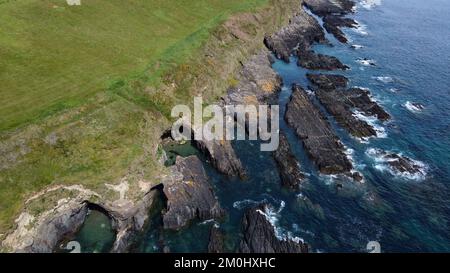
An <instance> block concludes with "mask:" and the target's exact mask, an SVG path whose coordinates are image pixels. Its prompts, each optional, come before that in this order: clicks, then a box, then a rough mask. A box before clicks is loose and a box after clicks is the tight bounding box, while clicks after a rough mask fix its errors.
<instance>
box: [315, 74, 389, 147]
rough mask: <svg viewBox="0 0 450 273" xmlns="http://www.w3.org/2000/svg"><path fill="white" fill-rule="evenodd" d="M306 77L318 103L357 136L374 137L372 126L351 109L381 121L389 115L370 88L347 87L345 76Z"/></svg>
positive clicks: (375, 134)
mask: <svg viewBox="0 0 450 273" xmlns="http://www.w3.org/2000/svg"><path fill="white" fill-rule="evenodd" d="M307 77H308V79H309V80H310V81H311V82H312V83H313V84H314V85H315V87H314V90H315V94H316V97H317V98H318V99H319V101H320V103H321V104H322V105H324V106H325V108H326V109H327V111H328V112H329V113H330V114H331V115H333V117H334V118H335V119H336V121H337V122H338V123H339V125H341V126H342V127H344V128H345V129H346V130H347V131H348V132H349V133H350V134H351V135H353V136H355V137H358V138H367V137H372V136H377V132H376V130H375V129H374V128H373V126H372V125H370V124H368V123H367V122H366V121H364V120H361V119H360V118H358V117H357V116H356V115H355V113H354V110H358V111H360V112H362V113H363V114H364V115H367V116H376V117H377V118H378V119H380V120H382V121H384V120H387V119H389V114H388V113H386V111H384V110H383V109H382V108H381V107H380V106H379V105H378V104H377V103H376V102H374V101H373V100H372V99H371V98H370V93H369V91H367V90H364V89H361V88H350V89H348V90H346V87H347V83H348V79H347V78H345V77H344V76H341V75H329V74H318V75H313V74H307Z"/></svg>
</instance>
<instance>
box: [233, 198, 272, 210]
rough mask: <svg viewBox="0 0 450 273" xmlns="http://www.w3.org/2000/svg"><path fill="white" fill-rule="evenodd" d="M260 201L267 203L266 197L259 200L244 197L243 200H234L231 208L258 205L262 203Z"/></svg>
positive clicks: (239, 208)
mask: <svg viewBox="0 0 450 273" xmlns="http://www.w3.org/2000/svg"><path fill="white" fill-rule="evenodd" d="M262 203H267V199H263V200H261V201H255V200H251V199H245V200H241V201H236V202H234V203H233V208H235V209H238V210H241V209H244V208H246V207H249V206H253V205H259V204H262Z"/></svg>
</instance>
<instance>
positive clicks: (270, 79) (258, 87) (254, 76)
mask: <svg viewBox="0 0 450 273" xmlns="http://www.w3.org/2000/svg"><path fill="white" fill-rule="evenodd" d="M271 65H272V57H271V56H270V54H269V52H268V51H267V50H261V51H260V52H258V54H255V55H254V56H253V57H251V58H250V59H249V60H248V61H247V62H246V63H245V64H244V65H243V67H242V69H241V71H240V73H239V75H238V76H237V80H238V84H237V85H236V86H232V87H230V88H229V89H228V91H227V94H226V95H225V96H224V97H223V98H222V101H221V104H222V105H255V106H258V105H260V104H273V103H276V102H277V98H278V92H279V91H280V90H281V84H282V81H281V78H280V77H279V76H278V74H277V73H275V71H274V70H273V69H272V67H271ZM241 125H242V126H245V127H246V128H247V125H248V124H241ZM194 143H195V145H196V146H197V148H199V150H200V151H202V152H203V153H204V154H205V155H206V156H207V158H208V159H209V160H210V161H211V164H212V165H213V166H214V167H215V168H216V169H217V170H218V171H219V172H221V173H224V174H226V175H230V176H236V175H237V176H240V177H241V178H242V177H245V169H244V167H243V166H242V163H241V161H240V160H239V158H238V157H237V155H236V153H235V151H234V149H233V147H232V145H231V142H230V141H229V140H223V141H218V140H212V141H207V140H194Z"/></svg>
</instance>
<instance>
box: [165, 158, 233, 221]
mask: <svg viewBox="0 0 450 273" xmlns="http://www.w3.org/2000/svg"><path fill="white" fill-rule="evenodd" d="M172 174H173V175H174V176H176V179H171V180H169V181H166V182H165V183H164V189H163V191H164V194H165V196H166V198H167V211H166V212H165V213H164V214H163V224H164V228H166V229H175V230H179V229H181V228H183V227H184V226H186V225H187V224H188V223H189V222H190V221H191V220H194V219H198V220H209V219H218V218H221V217H223V216H224V214H225V212H224V210H223V209H222V208H221V207H220V205H219V202H218V201H217V198H216V197H215V195H214V192H213V189H212V187H211V185H210V184H209V181H208V177H207V176H206V173H205V170H204V169H203V165H202V163H201V161H200V160H199V159H198V157H196V156H189V157H186V158H182V157H177V160H176V164H175V166H173V167H172Z"/></svg>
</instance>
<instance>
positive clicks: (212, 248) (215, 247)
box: [208, 225, 224, 253]
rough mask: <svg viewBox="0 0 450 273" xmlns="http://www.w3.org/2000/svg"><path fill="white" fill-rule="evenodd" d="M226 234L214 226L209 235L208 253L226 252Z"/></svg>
mask: <svg viewBox="0 0 450 273" xmlns="http://www.w3.org/2000/svg"><path fill="white" fill-rule="evenodd" d="M223 243H224V234H223V232H222V231H221V230H220V228H219V227H217V226H216V225H213V226H212V227H211V231H210V234H209V243H208V253H223V252H224V245H223Z"/></svg>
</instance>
